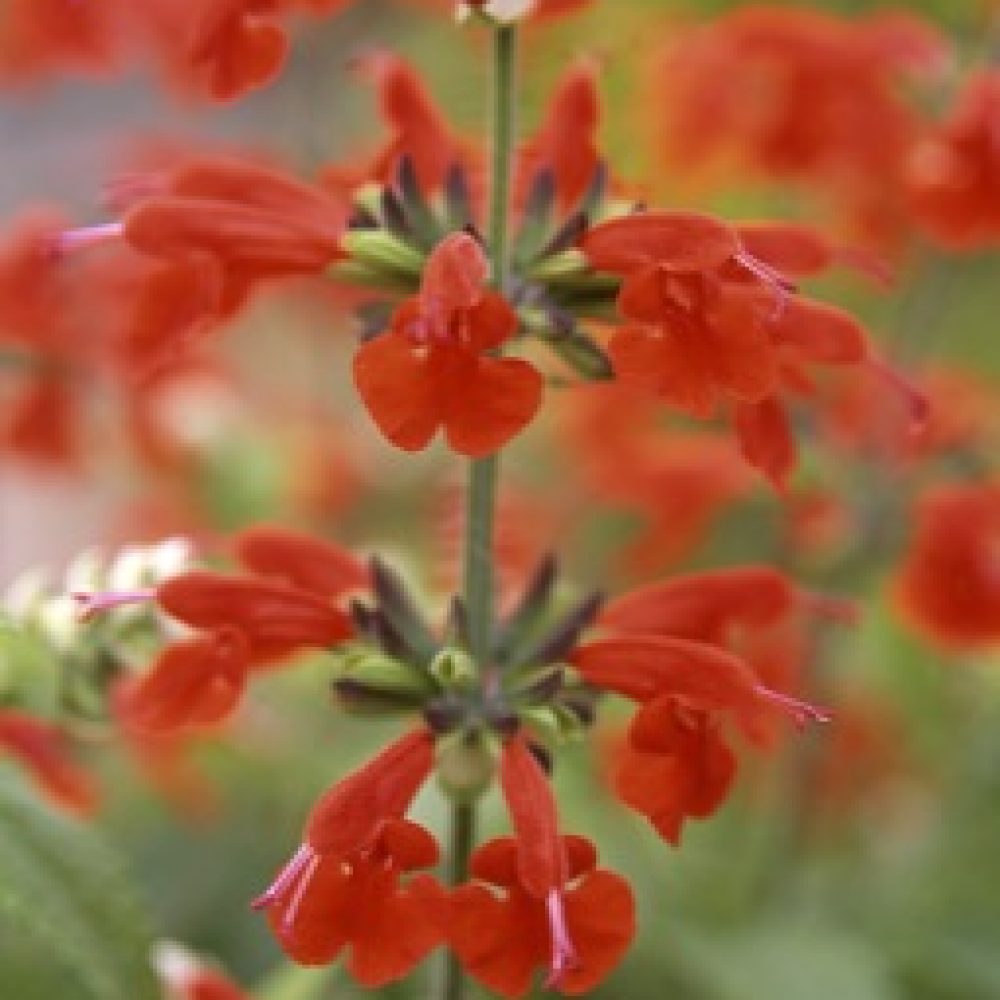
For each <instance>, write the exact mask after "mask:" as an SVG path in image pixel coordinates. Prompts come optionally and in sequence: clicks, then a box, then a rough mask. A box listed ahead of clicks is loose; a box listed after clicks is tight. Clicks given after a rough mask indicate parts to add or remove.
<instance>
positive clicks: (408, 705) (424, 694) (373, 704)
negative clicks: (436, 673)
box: [331, 646, 434, 714]
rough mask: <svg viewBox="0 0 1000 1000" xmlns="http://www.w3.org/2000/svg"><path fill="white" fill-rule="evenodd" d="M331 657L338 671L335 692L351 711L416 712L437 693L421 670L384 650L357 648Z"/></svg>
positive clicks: (376, 712) (367, 712) (380, 712)
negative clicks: (415, 710)
mask: <svg viewBox="0 0 1000 1000" xmlns="http://www.w3.org/2000/svg"><path fill="white" fill-rule="evenodd" d="M331 655H332V656H333V657H334V659H335V662H336V669H337V677H336V678H335V680H334V689H335V690H336V692H337V694H338V696H339V698H340V700H341V703H342V704H343V705H344V707H345V708H346V709H347V710H348V711H357V712H360V713H362V714H371V713H374V714H384V713H390V714H391V713H393V712H396V711H401V710H412V709H413V708H415V707H418V706H420V705H422V704H423V703H424V701H426V700H427V698H428V697H430V696H431V695H432V694H433V693H434V690H433V687H432V685H431V684H430V683H429V681H428V679H427V676H426V674H424V673H423V672H422V671H421V670H420V669H419V668H417V667H416V666H414V665H413V664H410V663H405V662H404V661H402V660H397V659H395V658H394V657H391V656H389V655H387V654H386V653H383V652H382V651H381V650H377V649H372V648H370V647H367V646H353V647H348V648H346V649H344V650H340V651H338V652H337V653H334V654H331Z"/></svg>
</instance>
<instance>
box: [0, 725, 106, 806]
mask: <svg viewBox="0 0 1000 1000" xmlns="http://www.w3.org/2000/svg"><path fill="white" fill-rule="evenodd" d="M3 751H6V752H7V753H9V754H11V755H12V756H13V757H15V758H16V759H17V760H19V761H20V762H21V763H22V764H23V765H24V766H25V767H26V768H27V769H28V772H29V773H30V774H31V776H32V777H33V778H34V779H35V781H37V782H38V784H39V786H40V787H41V788H42V790H43V791H44V792H45V793H46V794H47V795H48V796H50V797H51V799H52V800H53V801H54V802H56V803H57V804H59V805H60V806H62V807H63V808H65V809H70V810H72V811H73V812H75V813H78V814H80V815H84V816H86V815H90V814H91V813H93V811H94V810H95V808H96V807H97V789H96V787H95V785H94V781H93V779H92V778H91V776H90V775H89V774H88V773H87V772H86V771H84V770H83V769H82V768H81V767H78V766H77V765H76V764H75V763H74V762H73V760H72V758H71V757H70V755H69V746H68V741H67V739H66V735H65V733H64V732H63V731H62V730H61V729H59V728H58V727H56V726H53V725H51V724H49V723H47V722H43V721H41V720H40V719H36V718H34V717H33V716H30V715H27V714H26V713H24V712H19V711H17V710H16V709H10V708H4V709H0V752H3Z"/></svg>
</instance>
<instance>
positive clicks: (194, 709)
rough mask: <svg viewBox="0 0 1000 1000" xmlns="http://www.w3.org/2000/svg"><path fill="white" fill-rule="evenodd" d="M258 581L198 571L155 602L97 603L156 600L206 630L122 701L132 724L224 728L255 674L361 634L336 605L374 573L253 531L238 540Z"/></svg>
mask: <svg viewBox="0 0 1000 1000" xmlns="http://www.w3.org/2000/svg"><path fill="white" fill-rule="evenodd" d="M236 550H237V553H238V555H239V557H240V560H241V561H242V562H243V564H244V565H245V566H246V567H247V568H248V569H249V570H251V571H252V572H254V573H255V574H256V575H254V576H251V577H237V576H226V575H223V574H221V573H213V572H208V571H204V570H192V571H190V572H187V573H181V574H179V575H178V576H174V577H171V578H170V579H169V580H166V581H165V582H164V583H162V584H160V586H159V587H158V588H157V589H156V591H154V592H151V593H149V594H147V593H145V592H142V591H140V592H136V593H135V594H125V595H114V594H112V595H97V596H96V597H92V598H90V599H89V602H88V603H89V606H90V607H91V608H92V609H94V610H99V609H101V608H104V607H112V606H114V604H116V603H121V602H122V601H130V600H137V599H138V600H141V599H146V598H149V597H153V598H155V599H156V601H157V603H158V604H159V605H160V607H161V608H162V609H163V610H164V611H166V612H167V613H168V614H169V615H170V616H171V617H173V618H176V619H177V620H178V621H181V622H183V623H184V624H185V625H189V626H191V627H192V628H195V629H199V630H203V631H202V633H201V634H200V635H196V636H195V637H194V638H192V639H188V640H183V641H181V642H177V643H174V644H173V645H171V646H168V647H166V648H165V649H164V650H163V652H162V653H161V654H160V656H159V658H158V659H157V661H156V663H155V664H154V665H153V667H152V668H151V669H150V670H149V671H148V672H147V673H146V674H145V675H144V676H143V677H142V678H140V679H139V680H138V681H136V682H135V683H134V684H130V685H128V686H127V687H126V688H125V689H124V690H123V692H122V694H121V699H120V712H121V714H122V717H123V719H124V720H125V721H126V724H127V725H132V726H135V727H137V728H139V729H144V730H153V731H168V730H173V729H177V728H180V727H187V726H203V725H208V724H212V723H215V722H219V721H221V720H222V719H223V718H225V717H226V716H227V715H229V713H230V712H231V711H232V710H233V709H234V708H235V707H236V705H237V703H238V701H239V698H240V696H241V694H242V692H243V688H244V687H245V685H246V680H247V675H248V674H249V672H250V671H251V670H252V669H253V668H255V667H263V666H269V665H271V664H273V663H275V662H276V661H281V660H282V659H284V658H285V657H287V656H290V655H292V654H294V653H296V652H300V651H302V650H305V649H310V648H315V649H324V648H327V647H329V646H333V645H336V644H338V643H340V642H343V641H344V640H345V639H347V638H349V637H350V636H351V635H352V634H353V626H352V624H351V621H350V618H349V617H348V615H347V613H346V612H345V611H343V610H342V609H341V608H340V607H338V606H337V604H336V603H335V602H336V601H338V600H339V599H340V598H342V597H343V596H344V595H345V594H346V593H348V592H350V591H352V590H357V589H359V588H363V587H364V586H365V585H366V583H367V573H366V572H365V570H364V569H363V568H362V567H361V565H360V564H359V563H358V562H357V560H356V559H355V558H354V557H353V556H351V555H348V554H347V553H345V552H343V551H342V550H340V549H338V548H336V547H335V546H333V545H331V544H329V543H326V542H321V541H318V540H315V539H312V538H309V537H308V536H306V535H298V534H296V533H294V532H290V531H286V530H284V529H281V528H267V527H258V528H251V529H248V530H247V531H246V532H244V533H243V534H242V535H240V536H239V537H238V538H237V540H236Z"/></svg>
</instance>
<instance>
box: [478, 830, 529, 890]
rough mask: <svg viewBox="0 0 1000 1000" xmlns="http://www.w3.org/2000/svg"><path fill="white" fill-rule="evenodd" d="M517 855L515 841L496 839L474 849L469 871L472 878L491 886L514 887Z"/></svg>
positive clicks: (516, 882)
mask: <svg viewBox="0 0 1000 1000" xmlns="http://www.w3.org/2000/svg"><path fill="white" fill-rule="evenodd" d="M517 854H518V852H517V841H516V840H515V839H514V838H513V837H497V838H495V839H494V840H490V841H487V843H485V844H483V845H482V846H481V847H479V848H477V849H476V852H475V854H473V855H472V860H471V861H470V863H469V871H470V872H471V874H472V875H473V877H474V878H478V879H480V880H481V881H483V882H489V883H490V884H491V885H499V886H504V887H505V888H510V887H511V886H516V885H517V884H518V876H517Z"/></svg>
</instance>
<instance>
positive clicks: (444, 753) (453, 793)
mask: <svg viewBox="0 0 1000 1000" xmlns="http://www.w3.org/2000/svg"><path fill="white" fill-rule="evenodd" d="M495 770H496V761H495V760H494V755H493V753H492V752H491V750H490V746H489V743H488V741H487V740H484V739H483V737H482V736H480V735H476V734H472V735H470V734H469V733H467V732H459V733H455V734H454V735H452V736H448V737H445V738H444V739H442V740H439V741H438V744H437V776H438V782H439V784H440V785H441V788H442V790H443V791H444V793H445V794H446V795H447V796H448V797H449V798H451V799H453V800H454V801H456V802H473V801H475V800H476V799H477V798H479V796H480V795H482V794H483V792H485V791H486V790H487V789H488V788H489V787H490V784H491V783H492V781H493V774H494V772H495Z"/></svg>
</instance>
